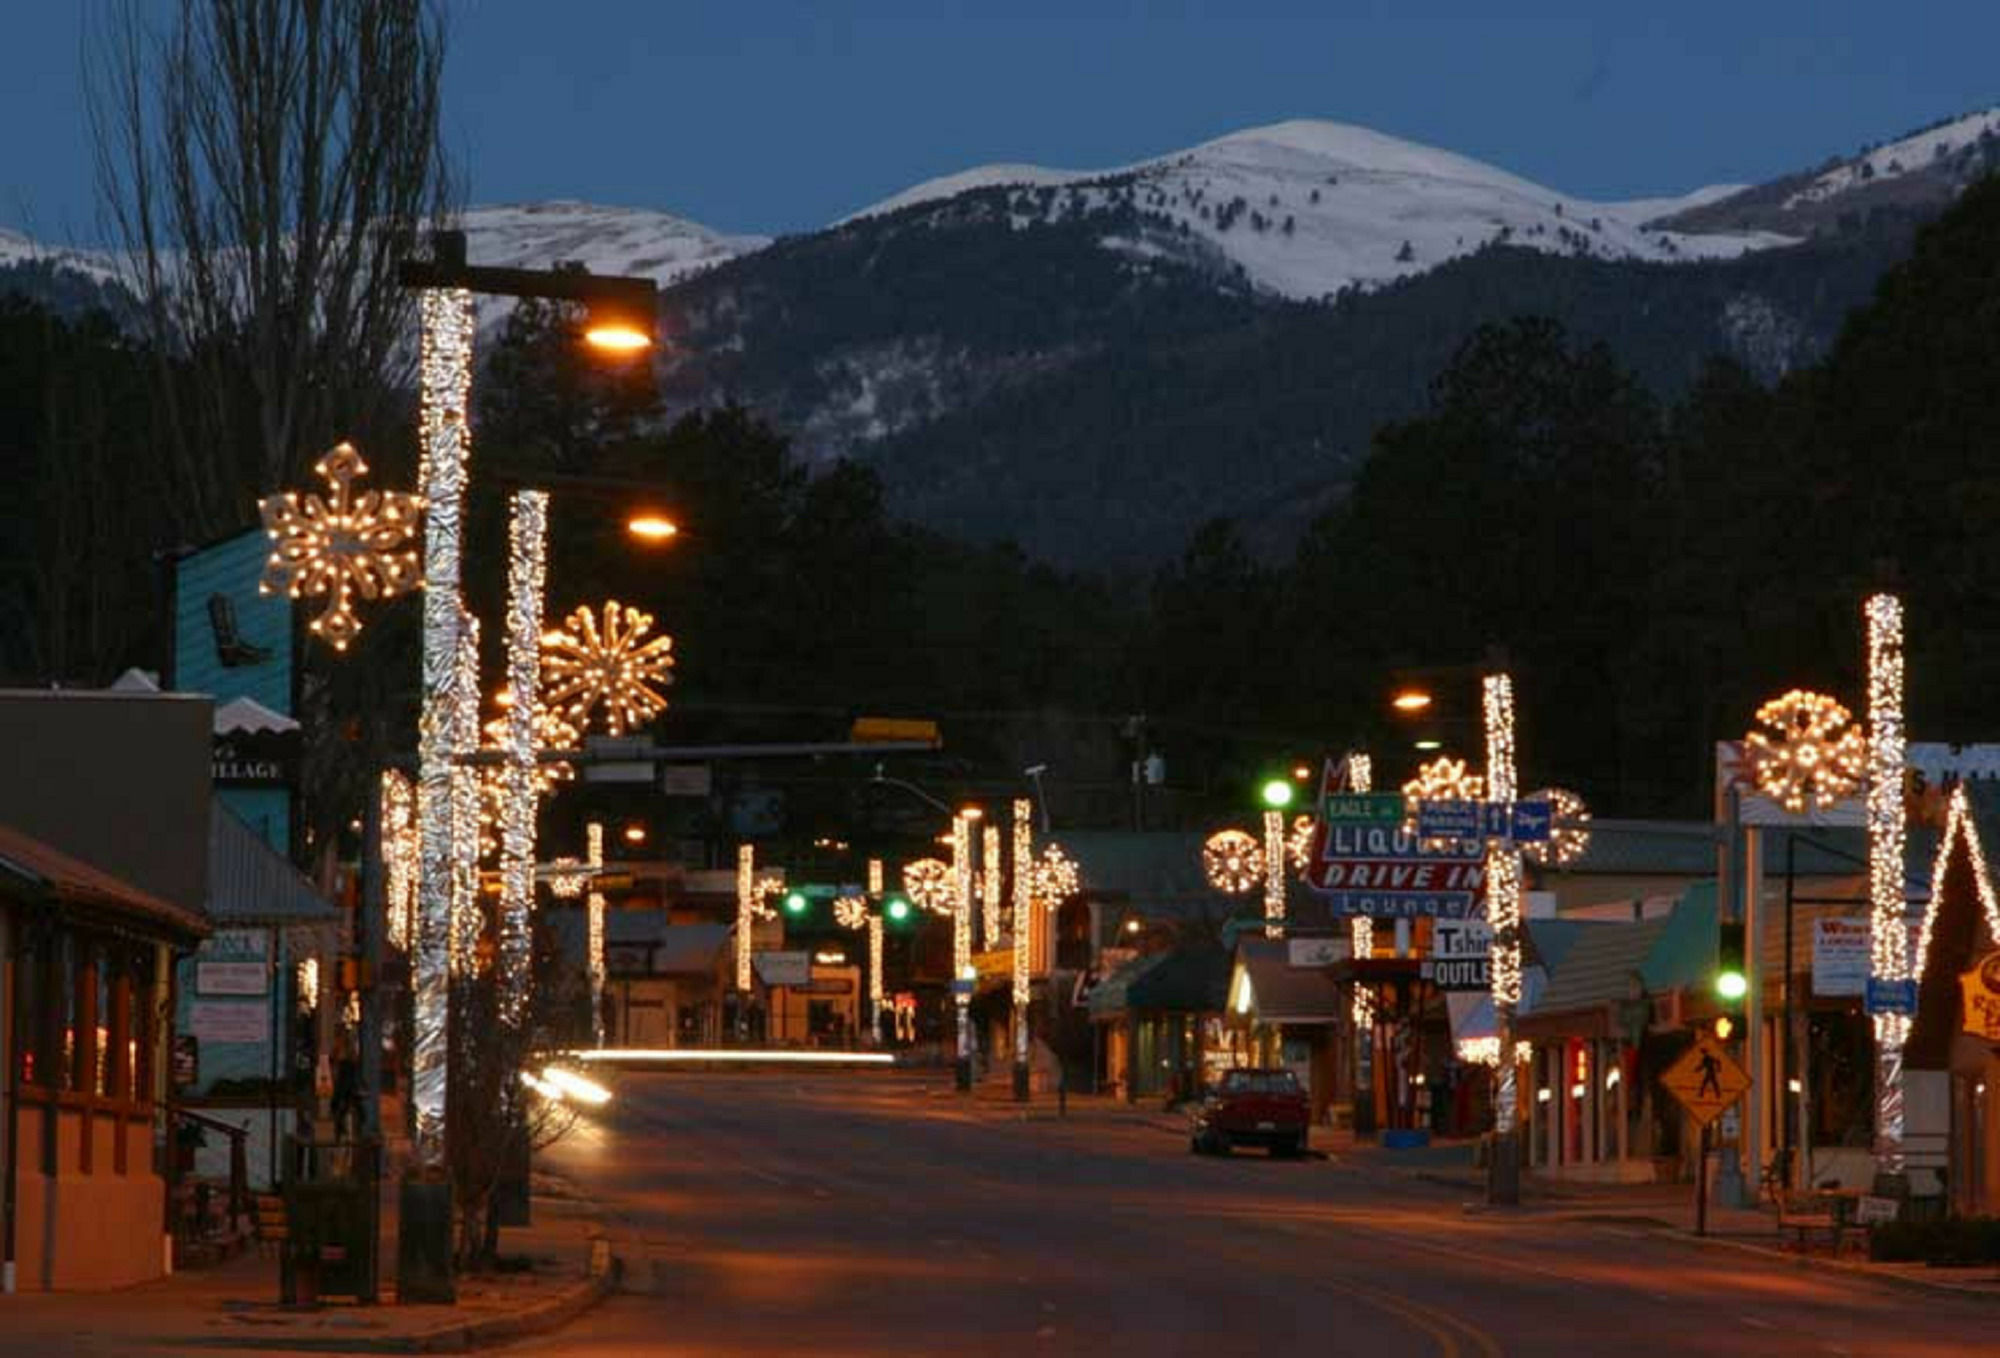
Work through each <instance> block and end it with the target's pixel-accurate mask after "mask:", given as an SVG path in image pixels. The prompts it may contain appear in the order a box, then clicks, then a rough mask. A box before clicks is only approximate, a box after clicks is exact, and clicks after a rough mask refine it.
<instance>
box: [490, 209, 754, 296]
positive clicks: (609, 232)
mask: <svg viewBox="0 0 2000 1358" xmlns="http://www.w3.org/2000/svg"><path fill="white" fill-rule="evenodd" d="M463 225H464V228H465V234H466V249H467V253H468V255H469V256H470V258H471V259H472V260H473V262H475V263H478V264H496V265H501V266H504V267H517V268H542V267H546V266H548V265H550V264H553V263H554V262H555V261H557V260H575V261H578V262H580V263H581V264H582V265H583V266H584V267H585V268H587V269H588V270H590V272H592V273H598V274H639V275H643V276H645V277H648V278H652V279H654V280H656V281H658V282H659V284H660V285H661V286H662V287H664V286H666V285H668V284H670V283H674V282H677V281H679V280H680V279H683V278H686V277H688V276H689V275H690V274H694V273H699V272H701V271H702V270H703V269H707V268H712V267H713V266H715V265H717V264H720V263H722V262H723V261H725V260H729V259H734V258H735V257H736V256H738V255H743V254H748V253H750V252H751V251H752V250H760V249H762V248H763V247H764V246H766V245H768V244H770V237H768V236H730V235H724V234H722V233H721V232H718V231H711V230H710V229H709V228H707V227H705V226H702V225H700V224H699V223H697V222H691V221H689V220H688V219H687V218H685V217H676V216H674V215H673V214H672V213H670V212H655V211H652V210H650V209H647V208H628V207H605V206H602V205H599V204H595V203H578V202H570V201H565V200H556V201H552V202H542V203H503V204H494V205H491V206H486V207H475V208H468V209H466V212H465V218H464V222H463Z"/></svg>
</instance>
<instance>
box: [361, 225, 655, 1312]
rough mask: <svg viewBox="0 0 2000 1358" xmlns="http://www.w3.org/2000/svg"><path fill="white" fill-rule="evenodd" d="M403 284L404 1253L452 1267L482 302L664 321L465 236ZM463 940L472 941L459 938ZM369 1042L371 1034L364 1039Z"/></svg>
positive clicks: (472, 872)
mask: <svg viewBox="0 0 2000 1358" xmlns="http://www.w3.org/2000/svg"><path fill="white" fill-rule="evenodd" d="M398 281H399V282H400V283H401V284H402V286H404V287H408V288H415V289H418V290H419V299H418V314H419V316H420V318H421V331H420V335H419V340H420V344H419V373H420V377H421V384H422V391H421V397H422V410H421V423H420V429H421V433H422V441H423V447H422V454H423V455H422V458H421V467H422V485H421V486H420V487H419V491H420V493H421V494H422V496H423V501H424V609H423V656H422V674H423V692H424V701H423V715H422V720H421V721H420V722H419V723H418V732H419V736H418V756H417V763H418V789H419V792H418V798H417V807H418V813H417V820H418V825H417V835H418V845H419V849H418V920H417V928H416V931H415V933H416V938H415V940H414V941H415V944H416V948H415V957H414V959H413V966H412V972H413V976H412V980H413V986H412V989H413V992H414V993H413V1001H414V1008H415V1019H416V1022H415V1039H416V1040H415V1042H414V1044H413V1050H412V1053H411V1056H412V1060H411V1067H412V1070H411V1081H410V1083H411V1096H412V1099H411V1101H412V1103H413V1105H414V1111H415V1114H416V1132H417V1136H416V1152H417V1153H416V1164H417V1166H418V1168H419V1169H420V1170H421V1171H424V1172H425V1173H426V1174H427V1175H429V1176H430V1177H431V1178H432V1179H433V1182H427V1183H422V1184H419V1183H417V1182H416V1181H412V1180H406V1182H405V1191H406V1194H408V1195H409V1196H408V1197H406V1200H405V1203H404V1210H403V1213H402V1218H401V1220H402V1223H403V1226H404V1228H405V1229H406V1230H408V1231H410V1232H412V1238H411V1239H410V1240H409V1241H408V1242H407V1244H408V1247H407V1248H401V1247H399V1253H400V1255H401V1256H402V1257H403V1258H405V1259H412V1260H443V1259H447V1258H448V1257H449V1248H448V1243H449V1238H450V1226H451V1215H452V1214H451V1209H450V1186H449V1183H448V1182H443V1181H436V1174H435V1172H436V1171H437V1170H439V1169H440V1168H441V1167H442V1166H443V1163H444V1158H445V1144H446V1143H445V1110H446V1089H447V1086H448V1084H449V1080H450V1069H451V1060H450V1041H449V1037H448V1028H447V1025H448V1021H449V1014H450V1010H451V1003H452V999H451V986H452V977H453V975H454V971H455V968H454V966H453V951H454V950H453V946H452V945H453V942H454V938H453V935H454V934H455V933H456V934H462V933H463V930H462V929H456V928H454V923H455V921H463V920H466V919H468V918H469V917H470V915H471V912H470V911H469V910H467V909H466V907H468V906H469V905H470V904H471V902H470V899H469V898H470V895H471V892H470V890H469V886H470V884H471V883H475V882H476V881H477V873H478V864H477V857H476V855H477V852H478V833H477V821H476V814H475V813H474V812H469V811H468V806H470V807H473V808H475V811H476V792H475V791H474V783H473V778H474V772H473V770H472V769H470V768H467V767H462V766H461V765H460V763H459V759H460V756H462V755H467V754H471V753H474V752H475V751H476V749H477V747H478V743H479V719H478V718H479V713H478V703H479V694H478V667H477V662H476V657H475V656H472V655H470V654H469V643H471V642H472V641H473V637H474V635H475V632H476V626H477V624H476V623H475V621H474V620H473V618H472V616H471V614H470V613H469V611H468V610H467V608H466V605H465V599H464V596H463V593H462V591H461V588H460V570H461V563H462V559H463V556H464V550H465V542H464V526H465V516H464V511H465V491H466V485H467V479H468V477H467V464H468V462H469V460H470V456H471V424H470V417H471V396H472V374H473V361H472V348H473V339H474V334H475V321H474V316H473V309H472V295H473V293H475V292H479V293H488V294H495V295H501V296H512V297H546V298H555V299H560V300H567V301H581V302H585V303H599V304H603V305H604V306H605V307H607V308H616V309H618V310H620V311H621V312H622V313H623V315H624V317H625V319H626V320H627V322H629V323H633V324H635V325H636V324H639V323H642V322H643V321H644V320H645V319H646V318H648V317H650V316H651V315H653V314H654V310H655V307H656V305H657V298H658V292H659V288H658V285H657V284H656V283H654V282H653V280H652V279H650V278H598V277H593V276H592V275H590V274H587V273H584V272H582V271H581V270H576V269H558V270H547V271H544V270H534V269H503V268H491V267H478V268H475V267H473V266H471V265H469V264H468V263H467V261H466V249H465V233H464V232H462V231H440V232H437V233H435V234H434V235H433V236H432V243H431V258H430V259H429V260H424V261H419V260H410V261H405V262H404V263H403V265H402V267H401V269H400V271H399V277H398ZM459 941H460V942H463V940H462V939H461V940H459ZM364 1041H365V1042H370V1043H372V1041H373V1038H372V1036H370V1035H368V1034H366V1033H364ZM404 1273H405V1276H404V1277H402V1278H401V1279H399V1286H400V1287H401V1289H402V1295H403V1297H404V1298H405V1299H407V1300H443V1301H448V1300H452V1299H453V1298H454V1297H455V1295H456V1289H455V1288H454V1287H453V1286H452V1281H451V1277H450V1273H449V1270H448V1268H447V1269H432V1270H420V1269H418V1268H416V1267H413V1268H412V1269H408V1270H405V1271H404Z"/></svg>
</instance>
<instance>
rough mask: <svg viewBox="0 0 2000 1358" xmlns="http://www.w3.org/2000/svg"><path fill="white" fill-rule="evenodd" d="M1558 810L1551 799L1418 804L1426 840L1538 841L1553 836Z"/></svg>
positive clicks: (1419, 828) (1420, 827)
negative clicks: (1550, 801) (1542, 800)
mask: <svg viewBox="0 0 2000 1358" xmlns="http://www.w3.org/2000/svg"><path fill="white" fill-rule="evenodd" d="M1553 819H1554V813H1553V811H1552V809H1551V807H1550V805H1549V803H1547V802H1459V801H1423V802H1418V803H1417V833H1418V834H1419V835H1422V836H1423V837H1424V838H1425V839H1510V840H1513V841H1514V842H1515V843H1517V844H1538V843H1541V842H1542V841H1543V840H1546V839H1547V838H1548V837H1549V829H1550V823H1551V822H1552V821H1553Z"/></svg>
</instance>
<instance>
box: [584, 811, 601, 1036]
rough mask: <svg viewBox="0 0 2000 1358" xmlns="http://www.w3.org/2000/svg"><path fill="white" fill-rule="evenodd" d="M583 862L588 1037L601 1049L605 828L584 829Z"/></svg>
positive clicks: (592, 825) (595, 823)
mask: <svg viewBox="0 0 2000 1358" xmlns="http://www.w3.org/2000/svg"><path fill="white" fill-rule="evenodd" d="M583 854H584V861H585V862H586V863H588V864H589V865H590V898H589V899H588V900H587V901H585V902H584V911H585V914H584V948H585V951H586V952H587V953H588V956H587V957H586V958H585V966H586V969H587V970H588V971H589V973H590V1033H591V1037H592V1038H593V1039H595V1041H596V1043H597V1045H598V1046H600V1047H602V1046H603V1045H604V981H605V977H606V968H605V965H604V893H603V892H601V891H599V890H598V889H597V873H598V871H599V870H600V869H601V868H603V866H604V824H603V822H601V821H591V822H590V823H589V824H588V825H586V826H584V828H583Z"/></svg>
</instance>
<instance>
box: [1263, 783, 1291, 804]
mask: <svg viewBox="0 0 2000 1358" xmlns="http://www.w3.org/2000/svg"><path fill="white" fill-rule="evenodd" d="M1260 792H1261V795H1262V796H1263V799H1264V805H1265V806H1266V807H1268V808H1269V809H1271V810H1273V811H1283V810H1284V809H1285V808H1286V807H1288V806H1290V805H1291V804H1292V780H1291V779H1289V778H1269V779H1266V780H1265V781H1264V786H1263V787H1262V788H1261V789H1260Z"/></svg>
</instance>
